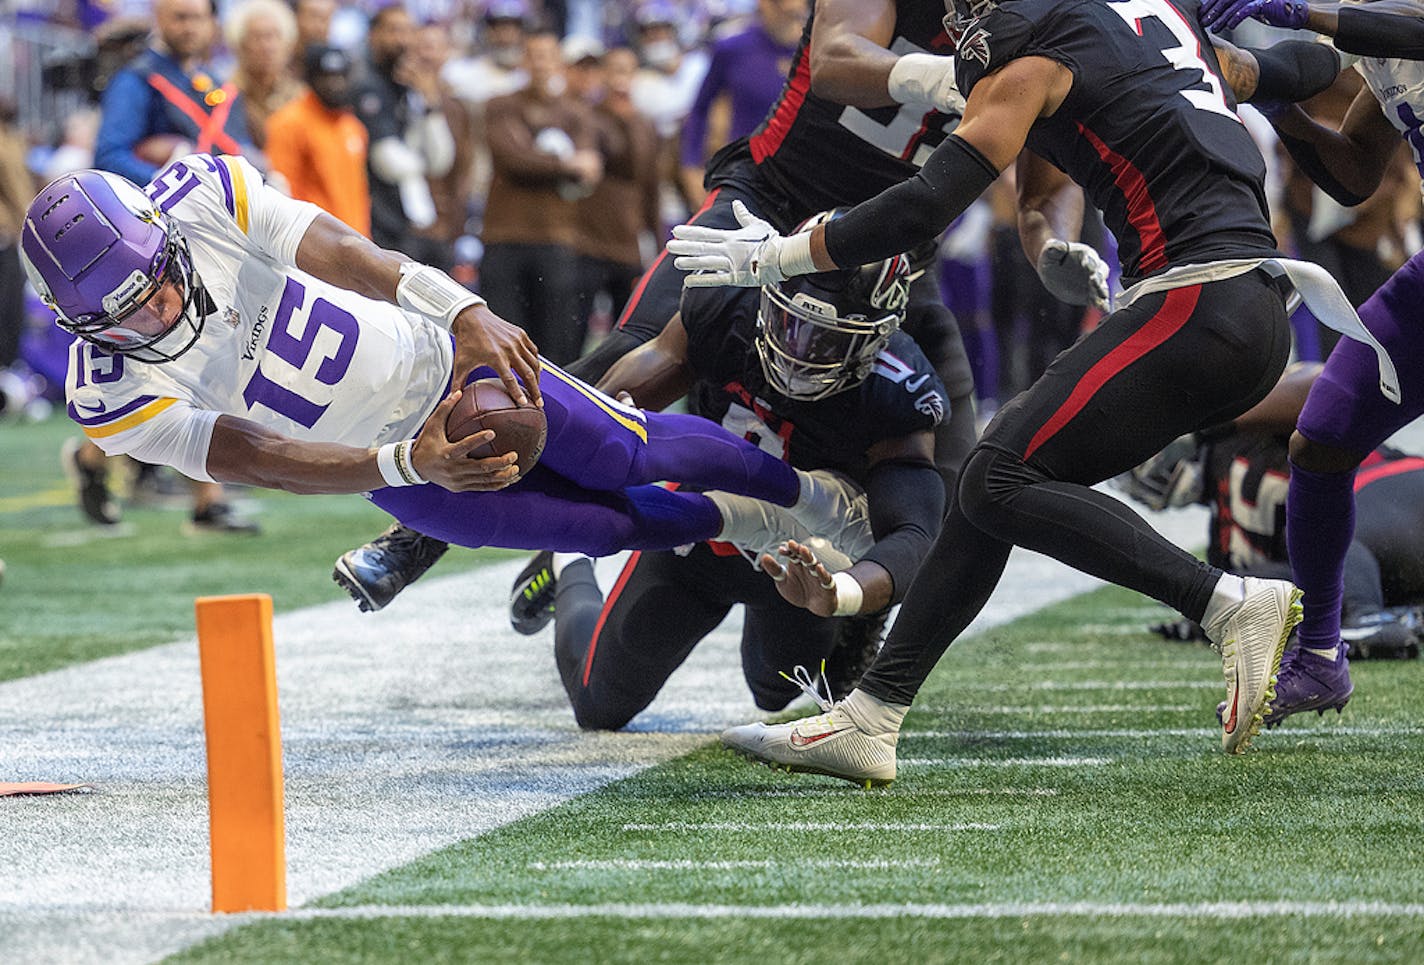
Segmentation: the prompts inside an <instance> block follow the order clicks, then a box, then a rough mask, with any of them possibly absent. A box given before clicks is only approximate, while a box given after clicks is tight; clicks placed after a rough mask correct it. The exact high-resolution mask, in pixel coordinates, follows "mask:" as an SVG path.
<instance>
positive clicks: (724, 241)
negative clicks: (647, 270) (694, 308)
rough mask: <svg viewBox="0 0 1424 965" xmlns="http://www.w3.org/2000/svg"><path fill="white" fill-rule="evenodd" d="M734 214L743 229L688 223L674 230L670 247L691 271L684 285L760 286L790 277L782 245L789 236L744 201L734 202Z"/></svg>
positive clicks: (678, 262) (681, 264) (680, 263)
mask: <svg viewBox="0 0 1424 965" xmlns="http://www.w3.org/2000/svg"><path fill="white" fill-rule="evenodd" d="M732 213H733V214H735V215H736V216H737V222H738V223H739V224H740V225H741V227H740V228H735V229H733V228H707V227H703V226H702V225H694V224H684V225H678V226H677V227H676V228H673V229H672V235H673V240H672V241H669V242H668V245H667V250H668V251H669V252H671V253H672V254H674V255H677V256H678V257H677V260H675V261H674V262H673V264H674V265H676V266H677V267H678V269H680V270H681V271H686V272H691V274H689V275H688V276H687V277H686V278H685V279H683V282H682V283H683V286H684V287H687V288H717V287H720V286H722V285H736V286H739V287H741V288H756V287H758V286H760V285H775V284H776V283H777V282H779V281H781V280H783V279H784V278H785V277H786V275H785V274H783V273H782V271H781V244H782V242H783V241H785V240H786V239H785V238H783V237H782V236H781V235H779V234H777V233H776V229H775V228H773V227H772V226H771V224H770V222H767V221H764V220H763V219H761V218H758V217H757V216H756V215H754V214H752V213H751V212H750V211H748V210H747V206H746V205H744V204H742V202H740V201H733V202H732Z"/></svg>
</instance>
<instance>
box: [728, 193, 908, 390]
mask: <svg viewBox="0 0 1424 965" xmlns="http://www.w3.org/2000/svg"><path fill="white" fill-rule="evenodd" d="M845 210H847V209H844V208H837V209H836V210H834V211H826V212H822V213H821V214H818V215H815V216H813V217H811V218H809V219H808V220H807V221H806V222H805V223H803V224H802V225H800V226H799V227H798V228H797V230H798V231H804V230H806V229H807V228H813V227H815V226H816V225H818V224H824V223H826V222H828V221H830V220H832V219H833V218H835V217H838V216H839V215H840V214H842V213H843V212H844V211H845ZM909 301H910V266H909V260H908V259H906V258H905V256H903V255H895V256H893V257H891V258H886V259H885V260H884V261H877V262H872V263H871V264H869V265H862V266H861V267H859V268H849V269H844V270H840V271H826V272H820V273H818V274H814V275H801V276H798V277H794V278H788V279H786V280H785V281H783V282H781V283H780V284H776V285H763V286H762V289H761V306H760V308H759V309H758V310H757V334H756V340H755V341H756V350H757V356H758V357H759V358H760V360H761V368H762V373H763V374H764V375H765V376H766V380H767V382H768V383H769V384H770V385H771V387H772V388H773V389H775V390H776V391H777V392H779V393H781V394H782V395H784V396H786V397H787V398H789V399H797V400H800V401H803V402H814V401H816V400H818V399H824V398H826V397H828V396H831V395H835V394H836V393H837V392H844V391H845V390H847V389H850V388H854V387H855V386H857V385H860V384H861V383H862V382H864V381H865V380H866V378H867V377H869V375H870V373H871V370H872V369H873V368H874V366H875V357H876V356H877V355H879V354H880V352H881V350H882V349H884V348H885V344H886V343H887V342H889V341H890V336H891V335H893V334H894V333H895V330H896V329H898V328H899V327H900V323H901V322H903V321H904V319H905V306H906V305H908V304H909Z"/></svg>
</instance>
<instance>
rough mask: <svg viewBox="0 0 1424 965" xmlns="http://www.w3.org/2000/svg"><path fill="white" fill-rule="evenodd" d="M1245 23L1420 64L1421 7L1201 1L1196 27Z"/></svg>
mask: <svg viewBox="0 0 1424 965" xmlns="http://www.w3.org/2000/svg"><path fill="white" fill-rule="evenodd" d="M1247 18H1255V19H1256V20H1260V21H1261V22H1262V23H1267V24H1270V25H1271V26H1273V27H1285V28H1287V29H1304V30H1313V31H1315V32H1316V33H1318V34H1324V35H1325V36H1327V37H1333V38H1334V40H1335V46H1336V47H1338V48H1339V49H1340V50H1342V51H1345V52H1346V53H1350V54H1358V55H1359V56H1362V57H1399V58H1403V59H1405V60H1419V59H1424V2H1421V0H1374V2H1372V3H1368V4H1357V3H1311V2H1307V0H1206V2H1205V3H1203V4H1202V7H1201V22H1202V25H1203V26H1205V27H1207V28H1208V29H1211V30H1230V29H1232V28H1234V27H1236V26H1237V25H1238V24H1240V23H1241V22H1242V21H1243V20H1246V19H1247Z"/></svg>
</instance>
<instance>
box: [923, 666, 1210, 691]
mask: <svg viewBox="0 0 1424 965" xmlns="http://www.w3.org/2000/svg"><path fill="white" fill-rule="evenodd" d="M1114 666H1122V664H1114ZM1053 669H1054V670H1061V669H1063V668H1062V666H1061V665H1059V666H1055V667H1054V668H1053ZM1177 687H1186V688H1191V689H1194V690H1222V691H1224V690H1225V689H1226V685H1225V684H1223V683H1222V682H1221V681H1220V680H1040V681H1038V682H1037V683H1017V684H988V683H976V682H974V681H958V682H956V683H954V684H952V685H951V688H952V689H954V690H977V691H981V692H983V693H991V694H993V693H999V694H1002V693H1011V692H1013V691H1023V690H1172V689H1174V688H1177Z"/></svg>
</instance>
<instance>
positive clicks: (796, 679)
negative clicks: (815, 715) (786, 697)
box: [777, 659, 836, 713]
mask: <svg viewBox="0 0 1424 965" xmlns="http://www.w3.org/2000/svg"><path fill="white" fill-rule="evenodd" d="M777 673H779V674H781V676H782V677H784V678H785V679H787V680H789V681H791V682H792V683H793V684H795V685H796V686H797V687H798V688H799V689H800V691H801V692H802V693H803V694H805V695H806V696H807V697H810V698H811V699H812V700H814V701H815V702H816V706H817V707H820V708H821V712H822V713H830V711H831V708H833V707H835V705H836V702H835V699H834V698H833V697H832V695H831V685H830V682H829V681H827V680H826V661H825V660H824V659H823V660H822V661H821V670H820V672H819V673H817V674H816V676H814V677H812V676H811V671H809V670H807V669H806V668H805V667H804V666H802V665H801V664H799V663H798V664H797V665H796V666H794V667H792V668H791V673H787V672H786V671H785V670H778V671H777Z"/></svg>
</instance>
